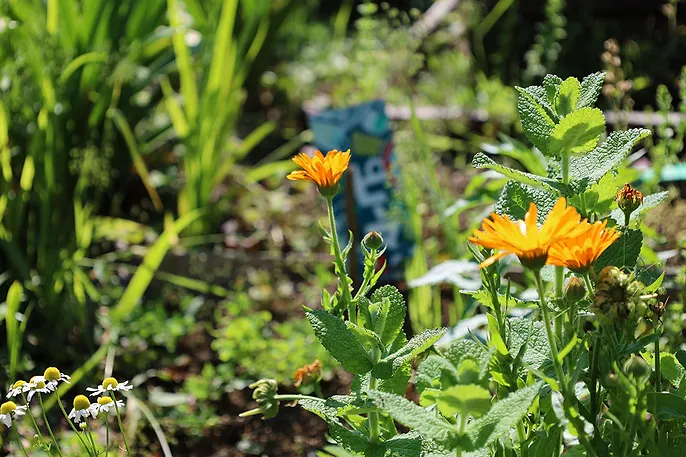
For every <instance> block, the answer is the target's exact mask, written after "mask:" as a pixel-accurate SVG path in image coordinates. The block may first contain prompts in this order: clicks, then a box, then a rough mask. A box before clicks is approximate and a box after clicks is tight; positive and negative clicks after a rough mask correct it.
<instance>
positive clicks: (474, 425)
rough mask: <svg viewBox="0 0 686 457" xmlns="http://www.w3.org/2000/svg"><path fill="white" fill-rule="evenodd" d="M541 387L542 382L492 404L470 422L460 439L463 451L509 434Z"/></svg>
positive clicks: (476, 447)
mask: <svg viewBox="0 0 686 457" xmlns="http://www.w3.org/2000/svg"><path fill="white" fill-rule="evenodd" d="M541 385H542V382H541V381H538V382H537V383H536V384H534V385H531V386H528V387H525V388H523V389H520V390H518V391H516V392H513V393H511V394H510V395H509V396H507V397H506V398H504V399H502V400H500V401H499V402H497V403H496V404H494V405H493V407H492V408H491V410H490V411H489V412H488V413H487V414H486V415H485V416H483V417H481V418H479V419H477V420H475V421H474V422H471V423H470V424H469V425H468V426H467V427H466V429H465V433H464V435H463V436H462V437H461V439H460V443H461V444H462V445H463V447H464V449H465V450H467V451H473V450H476V449H480V448H482V447H484V446H487V445H488V444H490V443H492V442H493V441H495V440H497V439H498V438H500V437H501V436H503V435H505V434H507V433H509V432H510V430H512V428H514V427H515V425H516V424H517V422H519V420H521V418H522V417H524V415H525V414H526V413H527V411H528V409H529V407H530V406H531V403H532V402H533V401H534V398H536V395H538V391H539V390H540V389H541Z"/></svg>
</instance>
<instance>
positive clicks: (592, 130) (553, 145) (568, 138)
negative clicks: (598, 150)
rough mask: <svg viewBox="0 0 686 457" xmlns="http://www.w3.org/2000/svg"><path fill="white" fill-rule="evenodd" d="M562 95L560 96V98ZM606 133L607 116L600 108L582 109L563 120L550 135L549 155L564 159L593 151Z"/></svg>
mask: <svg viewBox="0 0 686 457" xmlns="http://www.w3.org/2000/svg"><path fill="white" fill-rule="evenodd" d="M559 96H560V95H558V97H559ZM603 133H605V116H603V112H602V111H600V110H599V109H598V108H581V109H580V110H577V111H574V112H572V113H570V114H569V115H567V116H565V117H564V118H562V120H561V121H560V123H559V124H557V125H556V126H555V128H554V129H553V131H552V132H551V134H550V140H549V142H548V154H549V155H551V156H553V157H562V156H564V155H566V154H582V153H585V152H589V151H592V150H593V148H594V147H595V146H596V145H597V144H598V141H599V140H600V135H602V134H603Z"/></svg>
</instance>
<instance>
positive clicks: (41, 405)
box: [38, 392, 64, 457]
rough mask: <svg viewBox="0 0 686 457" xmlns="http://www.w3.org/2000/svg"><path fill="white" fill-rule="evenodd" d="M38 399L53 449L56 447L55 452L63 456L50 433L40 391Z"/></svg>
mask: <svg viewBox="0 0 686 457" xmlns="http://www.w3.org/2000/svg"><path fill="white" fill-rule="evenodd" d="M38 401H39V403H40V410H41V412H42V413H43V420H44V421H45V426H46V427H47V429H48V432H49V433H50V438H51V439H52V442H53V444H54V445H55V449H57V453H58V454H59V455H60V457H64V454H62V451H61V450H60V446H59V445H58V444H57V440H56V439H55V435H54V434H53V433H52V428H51V427H50V422H48V416H47V415H46V414H45V407H44V406H43V396H42V395H41V393H40V392H38Z"/></svg>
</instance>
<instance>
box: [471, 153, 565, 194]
mask: <svg viewBox="0 0 686 457" xmlns="http://www.w3.org/2000/svg"><path fill="white" fill-rule="evenodd" d="M472 166H473V167H474V168H488V169H489V170H493V171H497V172H498V173H500V174H501V175H503V176H505V177H506V178H510V179H514V180H515V181H518V182H520V183H522V184H527V185H529V186H532V187H537V188H542V189H544V190H547V191H549V192H553V189H555V190H557V191H558V192H560V193H563V194H566V193H571V190H570V188H569V187H568V186H566V185H564V184H562V183H561V182H559V181H557V180H555V179H550V178H545V177H543V176H538V175H534V174H531V173H526V172H524V171H519V170H515V169H514V168H509V167H506V166H504V165H500V164H499V163H498V162H495V161H493V160H491V159H490V158H489V157H488V156H487V155H486V154H484V153H483V152H477V153H476V154H475V155H474V159H472Z"/></svg>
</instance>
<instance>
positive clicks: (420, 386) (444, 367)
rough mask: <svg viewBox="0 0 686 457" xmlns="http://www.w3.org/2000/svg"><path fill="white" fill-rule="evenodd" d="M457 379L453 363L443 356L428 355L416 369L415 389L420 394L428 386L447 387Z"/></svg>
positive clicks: (457, 375) (455, 382)
mask: <svg viewBox="0 0 686 457" xmlns="http://www.w3.org/2000/svg"><path fill="white" fill-rule="evenodd" d="M458 341H461V340H458ZM458 379H459V374H458V372H457V368H456V367H455V365H453V364H452V363H450V362H449V361H448V360H447V359H445V358H443V357H440V356H437V355H430V356H428V357H427V358H426V359H425V360H424V361H422V363H421V364H420V365H419V368H418V369H417V380H416V383H417V391H418V392H419V393H420V394H421V393H422V392H424V390H425V389H429V388H434V387H436V388H438V387H442V388H447V387H450V386H453V385H455V384H457V381H458Z"/></svg>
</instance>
